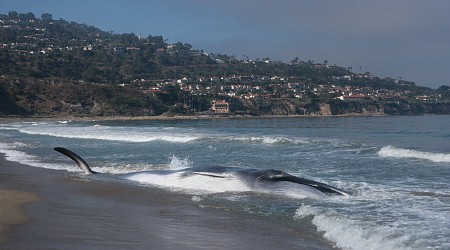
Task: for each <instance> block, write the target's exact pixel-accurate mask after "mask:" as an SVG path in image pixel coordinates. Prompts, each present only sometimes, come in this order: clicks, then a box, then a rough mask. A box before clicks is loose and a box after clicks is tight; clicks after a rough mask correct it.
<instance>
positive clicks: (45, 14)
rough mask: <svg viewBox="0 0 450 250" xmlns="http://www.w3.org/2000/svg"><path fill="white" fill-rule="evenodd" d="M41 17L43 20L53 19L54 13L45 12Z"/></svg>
mask: <svg viewBox="0 0 450 250" xmlns="http://www.w3.org/2000/svg"><path fill="white" fill-rule="evenodd" d="M41 19H42V20H43V21H52V20H53V16H52V14H49V13H43V14H42V15H41Z"/></svg>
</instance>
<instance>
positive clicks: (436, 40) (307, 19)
mask: <svg viewBox="0 0 450 250" xmlns="http://www.w3.org/2000/svg"><path fill="white" fill-rule="evenodd" d="M0 10H1V11H0V12H1V13H5V14H7V13H8V11H10V10H15V11H17V12H19V13H27V12H33V13H34V14H35V15H36V16H37V17H40V15H41V14H42V13H50V14H52V15H53V18H54V19H59V18H62V19H65V20H67V21H76V22H81V23H86V24H89V25H93V26H96V27H99V28H101V29H102V30H111V31H114V32H115V33H131V32H133V33H135V34H136V35H142V36H148V35H162V36H164V37H165V38H167V39H169V43H170V42H178V41H181V42H184V43H189V44H191V45H192V46H193V47H194V48H195V49H203V50H205V51H208V52H213V53H224V54H229V55H235V56H236V57H238V58H242V57H244V55H246V56H249V57H250V58H253V59H256V58H263V57H269V58H271V59H273V60H282V61H290V60H292V59H294V58H295V57H298V58H299V59H300V60H303V61H307V60H314V61H315V62H323V61H324V60H327V61H328V63H330V64H336V65H339V66H343V67H353V70H354V71H356V72H358V71H360V68H361V71H363V72H366V71H369V72H371V73H373V74H375V75H377V76H380V77H385V76H389V77H392V78H399V77H401V78H402V79H405V80H410V81H415V82H416V83H417V85H421V86H428V87H432V88H437V87H439V86H441V85H450V26H449V24H450V15H449V14H448V13H450V1H448V0H428V1H422V0H395V1H392V0H377V1H362V0H340V1H333V0H306V1H300V0H277V1H273V0H245V1H243V0H220V1H219V0H154V1H144V0H134V1H117V0H109V1H100V0H79V1H62V0H39V1H37V0H28V1H24V0H1V2H0Z"/></svg>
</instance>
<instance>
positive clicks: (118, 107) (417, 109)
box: [0, 79, 450, 117]
mask: <svg viewBox="0 0 450 250" xmlns="http://www.w3.org/2000/svg"><path fill="white" fill-rule="evenodd" d="M167 95H168V94H167V93H165V94H146V93H144V92H142V91H138V90H135V89H129V88H125V87H120V86H110V85H102V84H87V83H79V82H73V81H57V80H53V81H50V82H49V81H48V80H47V81H43V80H5V79H3V80H2V81H0V116H23V117H64V116H79V117H82V116H132V117H135V116H158V115H163V114H166V115H193V114H194V113H193V111H192V109H191V108H190V107H189V106H187V105H186V104H185V103H182V102H180V101H179V100H177V99H176V98H175V97H174V96H169V97H171V98H172V97H174V98H172V99H173V100H172V101H168V100H167V99H170V98H168V97H167ZM229 103H230V111H231V114H234V115H247V116H263V115H264V116H267V115H269V116H270V115H274V116H276V115H317V116H332V115H379V114H387V115H417V114H450V103H449V102H407V101H397V102H377V101H371V100H365V101H341V100H337V99H332V100H329V101H323V102H319V101H314V100H312V101H301V100H298V99H287V98H285V99H282V98H273V99H238V98H231V99H230V100H229Z"/></svg>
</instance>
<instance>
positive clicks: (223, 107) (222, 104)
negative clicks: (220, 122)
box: [211, 101, 230, 114]
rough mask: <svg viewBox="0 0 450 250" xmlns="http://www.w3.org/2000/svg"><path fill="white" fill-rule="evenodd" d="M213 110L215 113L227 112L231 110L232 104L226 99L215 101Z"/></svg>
mask: <svg viewBox="0 0 450 250" xmlns="http://www.w3.org/2000/svg"><path fill="white" fill-rule="evenodd" d="M211 111H212V112H213V113H220V114H225V113H229V112H230V104H229V103H228V102H226V101H213V104H212V107H211Z"/></svg>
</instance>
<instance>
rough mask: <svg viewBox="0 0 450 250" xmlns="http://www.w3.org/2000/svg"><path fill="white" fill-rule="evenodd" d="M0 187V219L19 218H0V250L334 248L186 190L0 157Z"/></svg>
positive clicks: (302, 233)
mask: <svg viewBox="0 0 450 250" xmlns="http://www.w3.org/2000/svg"><path fill="white" fill-rule="evenodd" d="M0 190H8V191H1V192H0V197H1V200H2V204H0V207H1V208H0V212H1V213H2V217H4V211H6V210H4V209H9V211H10V212H11V213H15V214H16V217H15V219H14V220H13V224H19V223H22V224H20V225H16V226H14V227H11V225H10V224H8V223H10V222H9V221H4V220H0V228H2V230H3V231H0V235H1V236H2V237H5V238H2V239H4V242H1V243H0V249H18V250H20V249H333V247H332V245H331V244H330V243H329V242H326V241H325V240H320V239H317V235H308V234H306V233H305V232H302V231H299V229H298V228H291V227H289V226H286V225H282V224H278V223H276V222H273V221H271V222H268V221H264V220H262V219H260V218H256V217H251V216H250V215H247V216H246V215H243V214H238V213H235V212H233V211H229V210H226V209H217V208H204V207H200V206H199V204H198V203H196V202H194V201H192V197H191V196H189V195H184V194H179V193H173V192H168V191H165V190H160V189H154V188H148V187H140V186H134V185H131V184H128V183H123V182H120V181H112V180H108V179H104V178H99V177H92V176H84V175H78V174H74V173H67V172H64V171H55V170H46V169H39V168H33V167H30V166H25V165H21V164H18V163H14V162H9V161H6V160H5V158H4V157H3V155H1V154H0ZM39 197H40V199H38V198H39ZM4 200H7V202H3V201H4ZM5 204H6V205H5ZM8 207H9V208H8ZM11 208H14V209H12V210H11ZM19 208H22V209H23V210H21V209H19ZM8 218H9V217H8ZM6 236H7V238H6Z"/></svg>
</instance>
